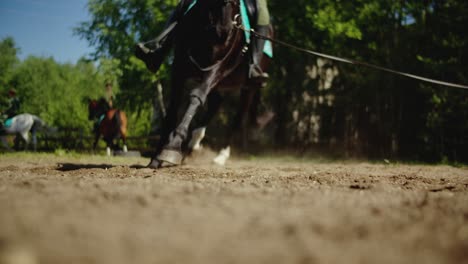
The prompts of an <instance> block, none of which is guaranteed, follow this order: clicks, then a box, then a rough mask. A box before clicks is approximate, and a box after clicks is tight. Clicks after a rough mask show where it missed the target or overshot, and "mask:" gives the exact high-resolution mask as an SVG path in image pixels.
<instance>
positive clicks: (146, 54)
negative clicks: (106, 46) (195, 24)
mask: <svg viewBox="0 0 468 264" xmlns="http://www.w3.org/2000/svg"><path fill="white" fill-rule="evenodd" d="M183 2H186V1H183ZM182 5H183V4H179V6H178V7H177V8H176V9H175V10H174V11H173V12H172V14H171V16H170V17H169V19H168V20H167V22H166V25H165V27H164V30H163V32H162V33H161V34H160V35H159V36H158V37H157V38H156V39H155V40H154V42H155V43H154V46H155V49H150V48H148V47H146V46H145V43H141V42H140V43H138V44H137V45H136V47H135V56H136V57H137V58H139V59H140V60H142V61H143V62H145V64H146V67H147V68H148V70H149V71H151V72H153V73H156V72H157V71H158V70H159V67H160V66H161V64H162V62H163V60H164V58H165V57H166V56H167V54H168V53H169V51H170V50H171V47H172V41H173V38H174V34H173V33H174V29H175V28H176V26H177V23H178V18H179V17H180V16H181V13H182V12H183V11H182V10H183V9H184V7H183V6H182Z"/></svg>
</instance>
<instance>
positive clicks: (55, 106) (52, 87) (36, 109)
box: [12, 57, 103, 129]
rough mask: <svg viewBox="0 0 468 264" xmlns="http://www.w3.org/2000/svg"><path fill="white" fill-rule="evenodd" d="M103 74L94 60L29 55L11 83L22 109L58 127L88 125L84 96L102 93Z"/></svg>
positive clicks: (85, 126)
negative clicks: (67, 60)
mask: <svg viewBox="0 0 468 264" xmlns="http://www.w3.org/2000/svg"><path fill="white" fill-rule="evenodd" d="M102 78H103V77H102V76H100V75H99V74H98V72H97V70H96V67H94V65H93V64H91V63H89V62H85V61H83V60H81V61H79V62H78V63H77V64H76V65H71V64H59V63H57V62H55V61H54V60H53V59H51V58H38V57H28V58H27V59H26V60H25V61H23V62H22V63H21V64H20V65H19V66H18V68H17V69H16V71H15V74H14V77H13V80H12V83H14V84H15V87H17V91H18V95H19V97H20V98H21V101H22V102H23V103H22V111H23V112H28V113H32V114H35V115H38V116H40V117H41V118H43V119H44V120H45V121H46V122H47V123H48V124H50V125H53V126H56V127H59V128H72V127H73V128H83V129H88V128H89V127H90V122H89V121H88V109H87V103H86V102H85V101H84V99H85V98H89V97H94V98H97V97H98V96H102V87H103V85H102V84H101V83H102V81H101V80H102Z"/></svg>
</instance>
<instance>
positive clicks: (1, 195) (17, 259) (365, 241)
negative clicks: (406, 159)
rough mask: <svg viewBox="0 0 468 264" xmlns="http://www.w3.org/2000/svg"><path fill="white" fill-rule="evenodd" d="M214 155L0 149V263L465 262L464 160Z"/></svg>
mask: <svg viewBox="0 0 468 264" xmlns="http://www.w3.org/2000/svg"><path fill="white" fill-rule="evenodd" d="M210 155H212V154H211V153H208V152H207V153H205V154H204V155H203V157H201V158H197V159H190V160H188V161H187V163H186V164H185V165H183V166H181V167H177V168H168V169H162V170H157V171H155V170H151V169H146V168H141V167H142V165H146V163H147V162H148V160H147V159H144V158H122V157H120V158H116V157H114V158H107V157H102V156H81V155H75V156H73V155H63V156H58V155H52V154H8V155H4V154H0V263H2V262H3V263H15V264H32V263H57V264H58V263H80V264H81V263H117V264H120V263H299V264H302V263H304V264H305V263H457V264H458V263H468V168H467V167H460V168H455V167H450V166H425V165H402V164H384V163H382V164H371V163H365V162H325V161H314V160H299V159H293V158H280V157H275V158H250V159H241V158H237V159H234V160H231V161H230V162H229V163H228V164H227V165H226V166H225V167H216V166H215V165H212V164H211V163H210V162H209V159H210V158H211V156H210ZM3 263H2V264H3Z"/></svg>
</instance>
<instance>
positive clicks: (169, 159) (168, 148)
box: [150, 85, 208, 167]
mask: <svg viewBox="0 0 468 264" xmlns="http://www.w3.org/2000/svg"><path fill="white" fill-rule="evenodd" d="M203 88H206V87H205V86H204V85H202V86H200V87H199V88H196V89H194V90H193V91H192V93H191V94H190V102H189V105H188V107H187V110H186V111H185V114H184V116H183V117H182V120H181V122H180V123H179V125H178V126H177V128H176V129H175V130H173V131H172V132H171V133H170V135H169V141H168V144H166V145H165V146H164V148H163V150H162V151H161V153H160V154H159V155H158V156H157V157H156V159H157V161H158V162H159V163H158V164H157V166H158V167H161V166H163V165H164V163H165V162H166V163H169V164H170V165H180V164H182V160H183V154H182V144H183V142H184V141H185V139H186V138H187V134H188V128H189V126H190V123H191V122H192V119H193V117H194V116H195V114H196V113H197V110H198V107H199V106H201V105H203V104H204V103H205V101H206V97H207V92H206V91H207V90H208V89H203ZM150 165H151V164H150Z"/></svg>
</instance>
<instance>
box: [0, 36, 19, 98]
mask: <svg viewBox="0 0 468 264" xmlns="http://www.w3.org/2000/svg"><path fill="white" fill-rule="evenodd" d="M17 53H18V48H17V47H16V44H15V41H14V40H13V38H11V37H7V38H4V39H2V40H1V41H0V92H2V94H4V93H3V92H5V91H4V90H7V89H8V87H5V86H6V85H7V84H9V82H10V80H11V78H12V75H13V70H14V69H15V67H16V66H17V64H18V58H17V57H16V55H17Z"/></svg>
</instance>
